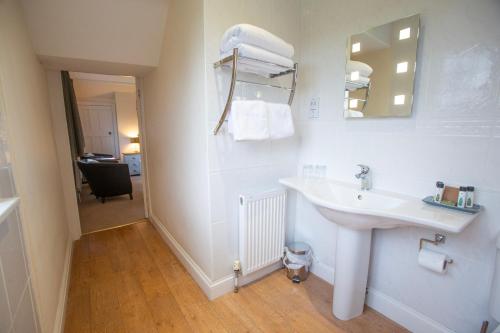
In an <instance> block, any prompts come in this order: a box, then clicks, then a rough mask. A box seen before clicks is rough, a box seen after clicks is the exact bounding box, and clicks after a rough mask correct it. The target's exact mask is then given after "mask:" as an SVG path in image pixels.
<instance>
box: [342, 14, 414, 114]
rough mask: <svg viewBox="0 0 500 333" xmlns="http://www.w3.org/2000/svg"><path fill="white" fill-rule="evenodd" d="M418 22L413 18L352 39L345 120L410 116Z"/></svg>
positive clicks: (348, 56) (350, 38) (349, 48)
mask: <svg viewBox="0 0 500 333" xmlns="http://www.w3.org/2000/svg"><path fill="white" fill-rule="evenodd" d="M419 23H420V18H419V15H414V16H410V17H406V18H403V19H400V20H397V21H394V22H390V23H387V24H384V25H381V26H378V27H375V28H373V29H370V30H368V31H366V32H363V33H360V34H356V35H352V36H350V37H349V40H348V43H347V64H346V74H345V92H344V117H345V118H377V117H408V116H410V115H411V108H412V102H413V85H414V79H415V68H416V63H417V42H418V35H419V26H420V24H419Z"/></svg>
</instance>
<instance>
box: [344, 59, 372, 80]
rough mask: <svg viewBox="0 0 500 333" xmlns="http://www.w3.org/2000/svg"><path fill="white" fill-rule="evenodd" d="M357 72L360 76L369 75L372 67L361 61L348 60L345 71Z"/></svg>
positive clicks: (349, 72) (348, 72)
mask: <svg viewBox="0 0 500 333" xmlns="http://www.w3.org/2000/svg"><path fill="white" fill-rule="evenodd" d="M352 72H359V75H360V76H366V77H368V76H370V75H372V73H373V68H371V66H370V65H368V64H365V63H364V62H361V61H355V60H349V61H347V65H346V73H347V74H351V73H352Z"/></svg>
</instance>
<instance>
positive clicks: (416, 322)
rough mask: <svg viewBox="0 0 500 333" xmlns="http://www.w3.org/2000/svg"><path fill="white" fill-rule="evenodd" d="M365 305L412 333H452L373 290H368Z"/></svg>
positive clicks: (432, 320)
mask: <svg viewBox="0 0 500 333" xmlns="http://www.w3.org/2000/svg"><path fill="white" fill-rule="evenodd" d="M366 304H367V305H368V306H369V307H371V308H372V309H374V310H376V311H378V312H380V313H382V314H383V315H384V316H386V317H388V318H390V319H391V320H393V321H395V322H396V323H398V324H400V325H401V326H403V327H405V328H407V329H408V330H410V331H412V332H415V333H420V332H425V333H453V331H452V330H450V329H449V328H447V327H445V326H443V325H442V324H440V323H438V322H437V321H435V320H434V319H431V318H429V317H427V316H425V315H423V314H422V313H420V312H418V311H416V310H415V309H412V308H410V307H409V306H407V305H405V304H403V303H401V302H399V301H398V300H396V299H394V298H392V297H390V296H388V295H386V294H384V293H381V292H380V291H378V290H375V289H373V288H368V295H367V297H366Z"/></svg>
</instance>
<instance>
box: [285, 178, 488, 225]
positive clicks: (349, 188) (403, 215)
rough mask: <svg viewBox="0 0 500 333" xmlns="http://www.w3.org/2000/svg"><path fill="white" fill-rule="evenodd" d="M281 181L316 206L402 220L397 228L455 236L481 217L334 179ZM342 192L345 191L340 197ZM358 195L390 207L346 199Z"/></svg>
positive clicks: (292, 179) (291, 179)
mask: <svg viewBox="0 0 500 333" xmlns="http://www.w3.org/2000/svg"><path fill="white" fill-rule="evenodd" d="M279 182H280V183H281V184H283V185H285V186H287V187H289V188H292V189H294V190H296V191H298V192H300V193H302V194H303V195H304V196H305V197H306V198H307V199H308V200H310V201H311V202H312V203H313V204H315V205H317V206H321V207H326V208H329V209H332V210H337V211H341V212H345V213H352V214H358V215H370V216H376V217H382V218H387V219H391V220H398V221H401V222H400V223H396V224H395V225H394V227H402V226H417V227H426V228H432V229H438V230H442V231H447V232H451V233H460V232H462V231H463V230H464V229H465V228H466V227H467V226H468V225H469V224H470V223H472V221H473V220H474V219H475V218H476V217H477V216H478V215H479V214H470V213H465V212H459V211H454V210H448V209H446V208H440V207H435V206H430V205H428V204H426V203H424V202H423V201H422V199H420V198H416V197H411V196H407V195H404V194H400V193H394V192H388V191H382V190H377V189H372V190H369V191H361V190H360V189H359V185H356V184H351V183H346V182H341V181H335V180H330V179H305V178H302V177H291V178H283V179H280V180H279ZM339 192H343V193H342V195H340V193H339ZM349 194H352V196H356V195H358V194H360V195H362V196H364V197H366V198H367V200H368V201H373V198H375V197H377V198H378V199H377V200H378V201H376V202H380V200H381V198H382V200H383V201H384V200H385V201H387V202H388V205H386V206H385V207H384V206H383V205H384V203H383V201H382V202H381V203H382V205H380V206H379V207H377V206H374V205H373V204H372V205H371V206H370V205H368V207H363V205H362V204H356V201H354V200H342V198H343V197H344V196H346V195H349Z"/></svg>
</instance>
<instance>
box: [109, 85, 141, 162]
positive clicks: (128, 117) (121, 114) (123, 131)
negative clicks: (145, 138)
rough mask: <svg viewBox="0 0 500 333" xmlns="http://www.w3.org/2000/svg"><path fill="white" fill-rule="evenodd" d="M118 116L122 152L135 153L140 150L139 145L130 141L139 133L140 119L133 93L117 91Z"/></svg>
mask: <svg viewBox="0 0 500 333" xmlns="http://www.w3.org/2000/svg"><path fill="white" fill-rule="evenodd" d="M115 103H116V118H117V121H118V139H119V141H120V153H122V154H123V153H133V152H135V151H136V150H139V145H138V144H134V143H130V138H131V137H137V136H138V135H139V120H138V118H137V109H136V101H135V92H133V93H123V92H117V93H115Z"/></svg>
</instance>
